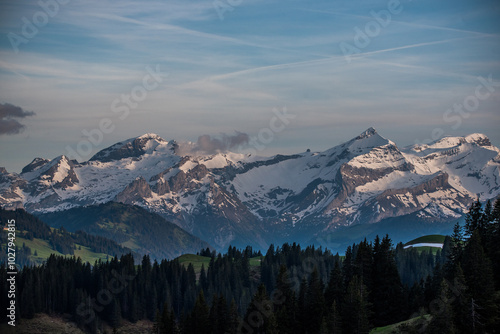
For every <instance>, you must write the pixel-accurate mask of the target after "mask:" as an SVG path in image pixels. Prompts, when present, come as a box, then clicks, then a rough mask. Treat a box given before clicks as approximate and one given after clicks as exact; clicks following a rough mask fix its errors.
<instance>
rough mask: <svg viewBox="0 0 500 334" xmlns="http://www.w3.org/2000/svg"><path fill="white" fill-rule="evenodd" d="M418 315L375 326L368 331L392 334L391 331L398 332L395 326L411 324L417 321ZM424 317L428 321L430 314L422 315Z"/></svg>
mask: <svg viewBox="0 0 500 334" xmlns="http://www.w3.org/2000/svg"><path fill="white" fill-rule="evenodd" d="M419 318H420V317H416V318H412V319H409V320H405V321H401V322H398V323H397V324H392V325H388V326H384V327H377V328H374V329H372V330H371V331H370V334H392V333H399V332H398V330H397V328H398V327H399V326H401V325H403V324H412V323H414V322H415V321H417V320H418V319H419ZM424 319H425V320H426V321H427V322H428V321H430V315H428V314H426V315H424Z"/></svg>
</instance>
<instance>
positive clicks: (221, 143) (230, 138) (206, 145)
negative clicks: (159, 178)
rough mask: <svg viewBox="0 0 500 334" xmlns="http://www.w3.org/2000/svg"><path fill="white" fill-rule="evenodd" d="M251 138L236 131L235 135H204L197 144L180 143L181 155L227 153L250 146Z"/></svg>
mask: <svg viewBox="0 0 500 334" xmlns="http://www.w3.org/2000/svg"><path fill="white" fill-rule="evenodd" d="M249 140H250V136H249V135H248V134H246V133H243V132H238V131H236V132H235V134H234V135H228V134H225V133H223V134H221V135H220V136H217V137H215V136H211V135H202V136H199V137H198V140H197V142H196V143H180V144H179V153H180V154H181V155H190V154H216V153H220V152H227V151H229V150H231V149H233V148H235V147H238V146H242V145H246V144H248V141H249Z"/></svg>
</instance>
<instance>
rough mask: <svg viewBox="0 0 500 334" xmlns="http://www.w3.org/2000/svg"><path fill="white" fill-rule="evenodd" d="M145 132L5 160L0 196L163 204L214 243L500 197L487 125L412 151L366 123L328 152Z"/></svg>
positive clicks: (324, 229) (59, 205)
mask: <svg viewBox="0 0 500 334" xmlns="http://www.w3.org/2000/svg"><path fill="white" fill-rule="evenodd" d="M179 152H180V150H179V146H178V144H177V143H176V142H175V141H165V140H164V139H162V138H160V137H159V136H158V135H155V134H145V135H143V136H140V137H137V138H132V139H129V140H126V141H123V142H120V143H117V144H115V145H112V146H110V147H108V148H106V149H104V150H102V151H100V152H98V153H97V154H96V155H94V156H93V157H92V158H91V159H90V160H89V161H87V162H81V163H80V162H77V161H75V160H69V159H68V158H67V157H66V156H64V155H63V156H59V157H57V158H55V159H53V160H47V159H42V158H36V159H34V160H33V161H32V162H31V163H30V164H29V165H27V166H26V167H25V168H23V170H22V172H21V174H15V173H8V172H7V171H6V170H5V169H3V168H0V205H2V206H3V207H24V208H25V209H26V210H27V211H29V212H32V213H35V214H37V213H46V212H52V211H61V210H66V209H69V208H72V207H76V206H83V205H92V204H99V203H105V202H109V201H117V202H123V203H126V204H135V205H139V206H142V207H144V208H147V209H148V210H150V211H153V212H156V213H159V214H160V215H162V216H164V217H166V218H167V219H169V220H170V221H172V222H174V223H176V224H177V225H179V226H180V227H182V228H183V229H185V230H187V231H188V232H191V233H193V234H194V235H196V236H198V237H200V238H202V239H204V240H206V241H208V242H209V243H210V244H212V245H213V246H215V247H216V248H218V249H224V248H225V247H227V246H228V245H229V244H233V245H246V244H253V245H260V246H265V245H266V244H268V243H270V242H279V241H283V240H284V241H294V240H295V239H297V238H299V239H301V240H311V239H313V238H314V237H317V236H320V235H322V234H324V233H330V232H332V231H335V230H337V229H339V228H341V227H343V226H350V225H355V224H372V223H377V222H380V221H382V220H384V219H386V218H392V217H402V216H405V215H409V214H412V215H414V216H415V217H418V218H419V219H421V220H423V221H424V220H425V221H433V222H436V223H439V222H445V221H451V220H453V219H458V218H460V217H462V216H463V214H464V213H465V212H467V210H468V207H469V205H470V204H471V202H472V201H473V200H475V199H476V198H477V196H479V197H480V199H481V200H486V199H493V198H496V197H497V196H498V195H499V194H500V169H499V168H500V150H499V149H498V148H497V147H494V146H492V145H491V143H490V141H489V139H488V138H487V137H486V136H485V135H483V134H471V135H468V136H465V137H446V138H443V139H440V140H438V141H436V142H434V143H432V144H428V145H413V146H410V147H406V148H404V149H401V148H398V147H397V146H396V144H395V143H393V142H392V141H390V140H388V139H385V138H384V137H382V136H380V135H379V134H378V133H377V132H376V131H375V130H374V129H373V128H370V129H368V130H366V131H365V132H363V133H362V134H360V135H359V136H357V137H355V138H353V139H352V140H350V141H348V142H345V143H344V144H341V145H339V146H335V147H333V148H331V149H328V150H326V151H324V152H310V151H307V152H303V153H299V154H295V155H276V156H272V157H257V156H251V155H245V154H239V153H230V152H221V153H218V154H214V155H202V156H195V155H193V156H183V155H181V154H180V153H179Z"/></svg>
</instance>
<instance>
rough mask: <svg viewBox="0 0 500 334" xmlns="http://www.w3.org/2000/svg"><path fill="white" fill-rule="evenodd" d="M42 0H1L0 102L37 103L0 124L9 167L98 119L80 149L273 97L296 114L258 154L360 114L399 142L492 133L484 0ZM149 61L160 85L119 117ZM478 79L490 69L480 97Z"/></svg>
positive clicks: (256, 127)
mask: <svg viewBox="0 0 500 334" xmlns="http://www.w3.org/2000/svg"><path fill="white" fill-rule="evenodd" d="M55 1H56V0H42V2H44V3H47V4H51V6H49V7H47V8H49V9H48V14H50V15H48V14H46V13H47V10H45V12H44V11H43V9H42V7H40V4H38V3H37V2H35V1H24V0H7V1H2V2H1V4H0V103H1V104H6V103H7V104H11V105H14V106H18V107H21V108H22V109H23V110H24V111H33V112H34V113H36V115H34V116H33V115H32V116H27V117H18V118H14V119H16V120H17V121H18V122H19V123H21V124H22V125H24V128H23V129H21V130H23V131H19V133H13V134H12V133H11V134H3V135H0V166H5V167H7V169H8V170H9V171H13V172H19V171H20V170H21V168H22V167H23V166H24V165H26V164H28V163H29V162H30V161H31V160H32V159H33V158H34V157H36V156H40V157H45V158H54V157H56V156H58V155H61V154H68V152H67V147H68V146H70V147H73V148H76V147H77V145H78V143H80V142H81V141H85V140H87V139H86V137H85V135H84V134H83V133H82V131H83V130H87V131H91V130H92V129H98V128H99V123H100V122H101V121H102V120H103V119H109V120H111V122H112V125H113V130H112V131H109V133H105V134H103V137H102V140H101V141H100V142H99V144H98V145H93V146H92V152H93V153H95V152H96V151H98V150H100V149H102V148H105V147H107V146H109V145H111V144H113V143H115V142H117V141H120V140H124V139H126V138H131V137H135V136H138V135H141V134H144V133H148V132H154V133H157V134H159V135H160V136H162V137H163V138H165V139H167V140H170V139H176V140H178V141H182V140H188V141H196V140H197V138H198V136H200V135H203V134H209V135H212V136H220V135H221V134H222V133H225V134H229V135H231V134H234V133H235V132H243V133H247V134H248V135H249V136H258V134H259V133H261V132H262V129H266V128H269V126H270V121H271V120H272V119H273V117H275V116H274V115H275V114H274V113H273V109H278V110H282V109H283V108H284V107H286V110H287V112H288V113H289V114H291V115H295V118H293V119H290V122H288V124H286V127H285V128H284V129H283V130H282V131H279V133H278V132H275V133H274V134H273V137H272V140H269V141H268V142H266V143H265V145H263V146H265V148H264V149H263V150H262V151H261V152H259V153H261V154H264V155H270V154H275V153H278V152H279V153H296V152H301V151H304V150H306V149H307V148H310V149H312V150H314V151H317V150H324V149H327V148H329V147H332V146H334V145H337V144H339V143H341V142H343V141H346V140H349V139H350V138H352V137H354V136H356V135H357V134H358V133H360V132H362V131H364V130H365V129H367V128H368V127H375V128H376V129H377V130H378V132H379V133H380V134H381V135H382V136H384V137H386V138H389V139H391V140H393V141H395V142H396V144H398V145H399V146H406V145H410V144H413V143H415V142H422V141H430V140H431V139H433V137H434V138H439V137H441V136H443V135H466V134H469V133H473V132H481V133H485V134H486V135H488V136H489V137H490V139H491V141H492V142H493V144H494V145H496V146H500V132H499V131H498V129H499V124H500V122H499V121H500V112H499V105H500V103H499V102H500V85H499V84H498V83H499V82H500V3H499V2H498V1H486V0H478V1H448V0H444V1H427V0H412V1H410V0H401V1H397V0H391V1H373V0H372V1H364V0H362V1H334V0H330V1H302V0H295V1H286V2H285V1H271V0H266V1H260V0H254V1H251V0H229V1H228V0H220V1H217V2H214V1H213V0H207V1H187V0H184V1H131V0H122V1H106V0H104V1H83V0H82V1H80V0H70V1H69V0H64V1H62V0H60V3H57V4H58V5H57V7H58V8H55V7H54V6H53V4H54V3H55ZM217 8H218V9H219V10H217ZM223 8H225V9H229V10H227V11H225V12H223V13H221V9H223ZM374 13H379V14H380V15H381V18H380V19H379V20H378V21H377V19H376V18H375V17H374ZM384 13H385V14H387V13H388V14H389V16H390V17H388V16H387V15H385V16H384ZM219 14H221V15H219ZM44 19H46V22H45V21H44ZM36 20H39V21H38V25H39V27H37V26H35V28H36V29H37V31H36V33H33V32H32V31H31V35H29V34H28V35H26V32H28V33H30V31H28V30H26V29H27V28H26V27H25V26H26V22H29V23H30V24H33V25H34V24H35V23H36V22H35V21H36ZM380 20H385V21H380ZM23 27H24V33H25V35H23ZM370 29H371V30H370ZM359 31H361V34H363V35H364V36H365V37H364V39H363V37H360V36H361V35H360V33H359ZM13 36H14V37H13ZM356 36H357V37H358V39H356ZM16 38H17V39H16ZM13 40H14V42H12V41H13ZM20 40H22V42H19V41H20ZM16 43H17V44H18V45H17V46H16V45H14V47H13V44H16ZM16 47H17V52H16V50H15V49H16ZM342 47H343V48H344V50H345V49H346V47H348V48H350V50H351V53H353V54H352V55H351V56H350V57H346V56H345V54H344V52H343V51H342ZM352 50H354V51H352ZM348 58H349V59H348ZM147 67H149V68H150V69H155V68H159V69H160V71H161V72H162V73H163V76H162V80H161V82H160V83H159V85H158V87H156V88H155V89H152V90H150V91H147V96H146V98H144V99H143V100H141V101H138V103H137V107H135V108H130V113H129V114H128V116H127V117H124V119H121V118H119V117H117V116H118V115H117V114H116V113H114V112H113V110H112V107H111V105H112V103H113V101H114V100H115V99H117V98H120V96H121V95H122V94H130V93H131V92H132V90H133V89H134V88H136V87H137V86H141V85H142V82H143V79H144V77H145V76H147V75H148V70H147V69H146V68H147ZM479 77H482V78H483V79H484V80H486V81H487V80H490V81H492V82H493V83H492V84H490V85H489V86H488V87H486V86H481V87H480V90H479V92H480V93H481V95H480V96H481V99H478V98H477V97H476V94H477V93H476V88H477V87H478V85H482V82H484V80H483V81H481V80H479V79H478V78H479ZM488 78H489V79H488ZM488 89H489V90H488ZM464 103H465V104H466V103H469V106H468V108H469V110H470V111H467V110H463V109H462V111H461V112H460V111H457V110H454V109H453V108H454V105H457V104H458V105H459V106H460V105H463V104H464ZM449 109H450V110H449ZM447 110H449V111H447ZM3 116H5V115H3ZM8 117H9V116H8V115H7V116H5V117H4V118H3V119H0V121H5V120H8V119H9V118H8ZM90 156H91V155H86V156H83V158H84V160H86V159H88V158H90Z"/></svg>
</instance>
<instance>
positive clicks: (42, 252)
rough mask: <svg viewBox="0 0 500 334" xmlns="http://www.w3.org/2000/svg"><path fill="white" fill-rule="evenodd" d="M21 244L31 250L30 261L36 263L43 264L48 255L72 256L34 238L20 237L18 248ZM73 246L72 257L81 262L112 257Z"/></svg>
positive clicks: (91, 261)
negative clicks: (73, 252)
mask: <svg viewBox="0 0 500 334" xmlns="http://www.w3.org/2000/svg"><path fill="white" fill-rule="evenodd" d="M23 243H24V244H25V245H26V246H27V247H29V248H31V259H33V260H35V261H36V262H37V263H41V262H43V260H45V259H47V258H48V257H49V256H50V254H55V255H61V256H73V255H69V254H67V255H64V254H62V253H59V252H58V251H56V250H55V249H52V247H51V246H50V245H49V243H48V242H47V241H45V240H42V239H38V238H34V239H33V240H28V239H24V238H21V237H17V238H16V244H17V245H19V246H20V245H22V244H23ZM75 246H76V249H75V254H74V255H75V256H76V257H79V258H81V259H82V261H83V262H90V263H94V262H95V261H97V260H98V259H101V260H106V257H107V256H109V257H110V258H111V257H113V255H109V254H104V253H96V252H93V251H91V250H90V248H89V247H85V246H82V245H79V244H75ZM79 248H81V249H79ZM35 251H36V252H37V256H35V255H34V254H35Z"/></svg>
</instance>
